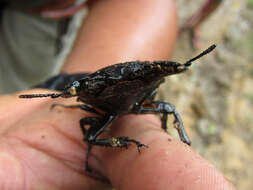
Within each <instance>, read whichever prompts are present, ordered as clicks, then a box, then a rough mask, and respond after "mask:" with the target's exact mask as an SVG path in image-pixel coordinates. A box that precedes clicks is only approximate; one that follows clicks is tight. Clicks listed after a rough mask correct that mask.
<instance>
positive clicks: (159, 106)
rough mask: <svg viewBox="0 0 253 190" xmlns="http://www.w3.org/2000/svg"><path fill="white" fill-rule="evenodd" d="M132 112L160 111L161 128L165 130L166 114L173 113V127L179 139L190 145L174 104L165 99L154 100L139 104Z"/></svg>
mask: <svg viewBox="0 0 253 190" xmlns="http://www.w3.org/2000/svg"><path fill="white" fill-rule="evenodd" d="M133 113H136V114H148V113H162V114H163V116H162V128H163V129H164V130H165V131H166V132H167V115H168V114H173V115H174V118H175V120H174V125H175V128H176V129H177V131H178V134H179V137H180V139H181V141H183V142H184V143H186V144H188V145H190V144H191V141H190V139H189V137H188V135H187V133H186V131H185V129H184V125H183V122H182V119H181V117H180V115H179V113H178V112H177V110H176V108H175V106H174V105H172V104H169V103H168V102H166V101H154V102H152V103H151V104H144V105H142V106H140V108H139V110H138V111H136V110H134V111H133Z"/></svg>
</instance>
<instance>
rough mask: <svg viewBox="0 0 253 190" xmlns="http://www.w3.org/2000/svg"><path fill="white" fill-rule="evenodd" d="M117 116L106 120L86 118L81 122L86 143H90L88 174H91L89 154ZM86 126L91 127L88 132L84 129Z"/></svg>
mask: <svg viewBox="0 0 253 190" xmlns="http://www.w3.org/2000/svg"><path fill="white" fill-rule="evenodd" d="M115 117H116V116H108V117H105V118H103V117H102V118H99V117H85V118H83V119H81V120H80V127H81V130H82V132H83V134H84V136H85V137H84V141H87V142H88V150H87V153H86V160H85V168H86V171H87V172H91V169H90V168H89V164H88V158H89V154H90V151H91V148H92V145H96V143H95V142H96V141H97V140H98V139H96V138H97V137H98V136H99V135H100V134H101V133H103V132H104V130H105V129H106V127H107V126H108V125H109V124H110V123H111V122H112V121H113V120H114V119H115ZM85 125H90V128H89V129H88V130H86V129H85V128H84V126H85Z"/></svg>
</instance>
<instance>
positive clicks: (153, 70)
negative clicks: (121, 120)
mask: <svg viewBox="0 0 253 190" xmlns="http://www.w3.org/2000/svg"><path fill="white" fill-rule="evenodd" d="M215 47H216V45H212V46H210V47H209V48H208V49H206V50H205V51H203V52H202V53H200V54H199V55H197V56H196V57H194V58H192V59H190V60H188V61H186V62H185V63H184V64H181V63H177V62H172V61H154V62H150V61H133V62H125V63H119V64H115V65H112V66H108V67H105V68H102V69H100V70H98V71H96V72H94V73H91V74H89V75H87V76H86V77H84V78H82V79H81V80H78V81H74V82H73V83H71V84H69V85H67V86H66V87H65V89H64V90H63V91H62V92H61V93H51V94H26V95H20V96H19V97H20V98H41V97H51V98H58V97H62V98H70V97H77V101H80V102H83V103H85V104H81V105H73V106H72V105H70V106H66V105H62V104H53V105H52V106H53V107H54V106H59V105H60V106H63V107H69V108H80V109H82V110H85V111H88V112H91V113H94V114H96V116H92V117H85V118H82V119H81V120H80V126H81V129H82V133H83V135H84V141H86V142H87V143H88V151H87V154H86V162H85V163H86V170H87V171H90V169H89V167H88V156H89V153H90V150H91V147H92V146H93V145H96V146H107V147H126V148H127V147H128V145H129V144H130V143H134V144H136V146H137V148H138V151H139V152H140V149H141V148H142V147H147V146H146V145H145V144H142V143H140V142H139V141H137V140H135V139H131V138H129V137H125V136H120V137H111V138H104V139H101V138H98V137H99V136H100V135H101V134H102V133H103V132H104V130H105V129H106V128H107V127H108V126H109V125H110V124H111V123H112V122H113V121H114V120H115V119H116V118H118V117H120V116H122V115H125V114H148V113H161V114H162V118H161V121H162V128H163V129H164V130H165V131H167V116H168V114H172V115H173V116H174V118H175V120H174V126H175V128H176V129H177V131H178V134H179V137H180V139H181V141H183V142H184V143H186V144H188V145H190V144H191V141H190V139H189V137H188V135H187V134H186V131H185V130H184V126H183V122H182V119H181V117H180V115H179V113H178V112H177V110H176V109H175V106H174V105H172V104H170V103H168V102H166V101H154V96H155V95H156V92H157V88H158V87H159V86H160V84H161V83H163V82H164V78H165V77H166V76H168V75H173V74H178V73H182V72H184V71H186V70H187V69H188V68H189V67H190V66H191V64H192V62H193V61H195V60H197V59H199V58H200V57H202V56H204V55H206V54H208V53H210V52H211V51H212V50H213V49H214V48H215ZM86 125H89V126H90V127H89V128H88V129H86V128H85V126H86Z"/></svg>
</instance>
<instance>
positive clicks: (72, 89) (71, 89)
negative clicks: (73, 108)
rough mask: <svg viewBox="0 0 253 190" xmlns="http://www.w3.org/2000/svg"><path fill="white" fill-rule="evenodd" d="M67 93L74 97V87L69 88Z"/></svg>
mask: <svg viewBox="0 0 253 190" xmlns="http://www.w3.org/2000/svg"><path fill="white" fill-rule="evenodd" d="M69 92H70V94H71V95H72V96H76V87H74V86H72V87H70V89H69Z"/></svg>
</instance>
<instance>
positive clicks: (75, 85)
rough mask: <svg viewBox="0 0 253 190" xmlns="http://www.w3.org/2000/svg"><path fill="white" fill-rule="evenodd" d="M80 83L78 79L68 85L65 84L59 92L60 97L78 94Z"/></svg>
mask: <svg viewBox="0 0 253 190" xmlns="http://www.w3.org/2000/svg"><path fill="white" fill-rule="evenodd" d="M79 87H80V83H79V82H78V81H74V82H72V83H71V84H70V85H68V86H66V87H65V89H64V90H63V92H62V93H61V97H63V98H70V97H74V96H78V92H79Z"/></svg>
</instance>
